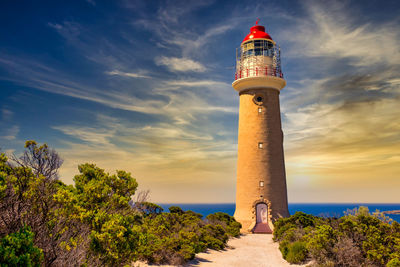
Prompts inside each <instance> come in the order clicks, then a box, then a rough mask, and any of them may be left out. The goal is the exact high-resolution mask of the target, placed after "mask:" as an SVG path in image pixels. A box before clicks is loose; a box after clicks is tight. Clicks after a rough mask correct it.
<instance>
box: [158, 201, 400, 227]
mask: <svg viewBox="0 0 400 267" xmlns="http://www.w3.org/2000/svg"><path fill="white" fill-rule="evenodd" d="M158 205H160V206H161V207H162V208H163V209H164V211H168V208H169V207H171V206H179V207H181V208H182V209H183V210H184V211H187V210H192V211H194V212H197V213H200V214H202V215H203V216H204V217H205V216H207V215H209V214H211V213H215V212H225V213H227V214H229V215H231V216H233V213H234V212H235V203H161V204H160V203H159V204H158ZM288 206H289V213H290V214H291V215H293V214H295V213H296V212H297V211H302V212H304V213H308V214H312V215H315V216H323V217H341V216H343V215H344V213H345V212H346V211H347V210H352V209H354V208H358V207H360V206H364V207H368V209H369V211H370V212H374V211H376V210H379V211H388V210H400V203H289V204H288ZM386 216H387V217H389V218H391V219H393V220H395V221H397V222H399V223H400V214H387V215H386Z"/></svg>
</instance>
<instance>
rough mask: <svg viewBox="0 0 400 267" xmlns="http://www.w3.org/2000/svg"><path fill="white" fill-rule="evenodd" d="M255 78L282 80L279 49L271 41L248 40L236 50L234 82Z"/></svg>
mask: <svg viewBox="0 0 400 267" xmlns="http://www.w3.org/2000/svg"><path fill="white" fill-rule="evenodd" d="M257 76H275V77H280V78H283V74H282V69H281V60H280V48H279V46H278V45H276V44H275V43H274V42H273V41H271V40H266V39H265V40H263V39H261V40H250V41H247V42H245V43H243V44H242V45H241V46H240V47H239V48H238V49H237V50H236V74H235V80H237V79H242V78H247V77H257Z"/></svg>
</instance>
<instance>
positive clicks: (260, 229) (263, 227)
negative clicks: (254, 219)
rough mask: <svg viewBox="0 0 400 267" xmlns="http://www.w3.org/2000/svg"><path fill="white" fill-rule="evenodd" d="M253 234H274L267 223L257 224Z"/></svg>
mask: <svg viewBox="0 0 400 267" xmlns="http://www.w3.org/2000/svg"><path fill="white" fill-rule="evenodd" d="M253 234H272V230H271V228H270V227H269V225H268V224H267V223H257V224H256V226H255V227H254V228H253Z"/></svg>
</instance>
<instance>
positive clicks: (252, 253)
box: [140, 234, 306, 267]
mask: <svg viewBox="0 0 400 267" xmlns="http://www.w3.org/2000/svg"><path fill="white" fill-rule="evenodd" d="M228 246H229V247H228V248H227V249H225V250H222V251H216V250H208V251H207V252H204V253H199V254H197V255H196V258H195V259H194V260H192V261H191V262H189V263H188V264H186V265H185V266H188V267H195V266H196V267H197V266H201V267H203V266H210V267H211V266H218V267H219V266H222V267H224V266H227V267H228V266H229V267H280V266H298V267H300V266H306V265H293V264H289V263H287V262H286V261H285V260H284V259H283V258H282V254H281V252H280V251H279V248H278V246H279V245H278V243H275V242H273V241H272V235H263V234H249V235H243V236H241V237H240V238H233V239H231V240H229V242H228ZM140 266H148V265H140ZM163 266H166V265H163Z"/></svg>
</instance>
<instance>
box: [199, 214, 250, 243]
mask: <svg viewBox="0 0 400 267" xmlns="http://www.w3.org/2000/svg"><path fill="white" fill-rule="evenodd" d="M206 220H207V221H208V222H209V223H212V224H219V225H221V226H222V227H223V228H224V230H225V231H226V233H227V234H228V235H229V236H233V237H238V236H239V235H240V228H242V225H241V224H240V223H239V222H237V221H236V220H235V218H233V217H232V216H230V215H229V214H226V213H224V212H217V213H213V214H209V215H208V216H207V217H206Z"/></svg>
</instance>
